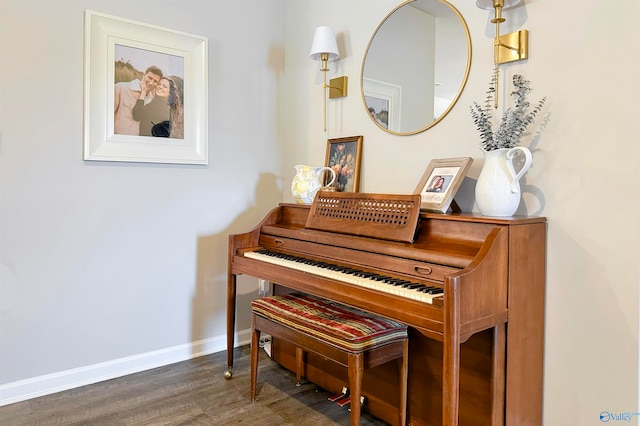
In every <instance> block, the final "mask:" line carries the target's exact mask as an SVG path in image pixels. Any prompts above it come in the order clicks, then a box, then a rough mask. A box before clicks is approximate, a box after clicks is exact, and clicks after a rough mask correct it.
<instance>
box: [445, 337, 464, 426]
mask: <svg viewBox="0 0 640 426" xmlns="http://www.w3.org/2000/svg"><path fill="white" fill-rule="evenodd" d="M446 329H447V327H446V326H445V332H446ZM443 358H444V359H443V366H442V368H443V372H442V373H443V377H442V381H443V389H442V424H443V426H457V424H458V403H459V400H460V337H459V335H457V334H456V335H454V334H451V333H445V336H444V341H443Z"/></svg>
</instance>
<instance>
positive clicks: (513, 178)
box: [476, 146, 532, 216]
mask: <svg viewBox="0 0 640 426" xmlns="http://www.w3.org/2000/svg"><path fill="white" fill-rule="evenodd" d="M517 152H522V153H523V154H524V157H525V159H524V164H523V165H522V168H521V169H520V171H518V173H516V172H515V169H514V167H513V157H514V156H515V155H516V153H517ZM484 158H485V160H484V166H482V171H481V172H480V176H478V181H477V182H476V204H477V206H478V210H480V213H482V214H483V215H485V216H512V215H513V214H514V213H515V212H516V210H518V206H519V205H520V199H521V195H522V194H521V193H520V179H521V178H522V176H524V174H525V173H526V172H527V170H529V167H531V160H532V157H531V151H529V149H528V148H525V147H522V146H516V147H514V148H501V149H496V150H493V151H484Z"/></svg>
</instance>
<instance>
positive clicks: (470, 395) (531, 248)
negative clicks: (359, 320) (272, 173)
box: [225, 192, 546, 426]
mask: <svg viewBox="0 0 640 426" xmlns="http://www.w3.org/2000/svg"><path fill="white" fill-rule="evenodd" d="M319 194H320V196H321V195H322V194H323V193H322V192H321V193H319ZM335 194H336V193H326V194H324V195H327V196H329V199H330V200H333V197H339V198H340V197H344V196H345V195H342V196H340V195H335ZM337 194H340V193H337ZM320 196H318V197H316V200H318V199H319V198H321V197H320ZM365 197H366V196H365ZM381 197H382V196H379V194H378V195H374V196H373V198H375V199H379V198H381ZM418 197H419V196H418ZM338 201H340V200H338ZM315 204H316V203H315V202H314V205H313V206H305V205H296V204H285V203H283V204H280V205H279V206H277V207H276V208H274V209H273V210H272V211H271V212H270V213H269V214H268V215H267V216H266V217H265V218H264V219H263V220H262V221H261V222H260V223H259V224H258V225H257V226H256V227H255V228H254V229H252V230H251V231H249V232H247V233H244V234H237V235H230V237H229V265H228V288H227V351H228V352H227V360H228V370H227V372H226V373H225V376H226V377H227V378H230V377H231V376H232V368H233V347H234V331H235V316H236V315H235V299H236V276H237V275H240V274H247V275H251V276H254V277H258V278H262V279H264V280H268V281H270V282H272V283H274V284H277V285H278V286H277V287H278V288H279V289H281V290H282V289H284V290H287V289H291V290H296V291H303V292H307V293H310V294H314V295H316V296H320V297H324V298H327V299H332V300H335V301H338V302H341V303H344V304H347V305H351V306H354V307H357V308H360V309H364V310H367V311H370V312H372V313H375V314H378V315H382V316H385V317H389V318H392V319H395V320H398V321H401V322H404V323H405V324H407V325H408V326H409V327H410V336H409V342H410V353H409V400H408V416H407V419H408V421H409V424H412V425H414V424H415V425H447V426H448V425H458V424H460V425H503V424H506V425H518V426H523V425H541V424H542V379H543V343H544V297H545V296H544V294H545V257H546V252H545V251H546V219H545V218H540V217H514V218H492V217H483V216H479V215H473V214H432V213H425V212H420V209H419V201H418V202H417V206H415V207H416V208H417V212H416V211H415V209H414V211H413V213H411V214H413V215H415V219H416V221H415V223H416V225H415V229H412V230H411V235H410V236H409V237H408V238H407V234H406V233H404V234H403V236H402V238H401V239H404V240H405V241H398V240H397V239H396V238H393V237H391V238H389V237H388V234H386V233H385V232H379V231H380V230H379V229H377V226H378V225H377V224H375V223H373V224H371V225H367V224H365V225H363V226H353V225H350V224H349V225H346V226H343V227H340V226H339V225H337V226H333V227H332V228H331V229H337V230H338V231H330V230H326V229H323V226H322V223H320V225H319V226H310V225H309V223H310V218H311V216H312V215H313V214H314V213H315V209H316V205H315ZM310 213H311V214H310ZM333 222H334V225H335V224H338V223H342V221H340V220H337V221H336V220H334V221H333ZM312 225H313V223H312ZM365 228H371V230H372V231H371V232H368V231H367V230H366V229H365ZM306 260H308V261H306ZM326 265H330V266H331V267H328V268H327V267H326ZM325 271H327V272H325ZM354 271H356V273H354ZM358 271H360V272H362V273H360V272H358ZM354 275H355V278H354ZM380 277H382V278H380ZM397 283H409V284H408V285H405V284H403V285H400V286H399V285H397ZM294 354H295V348H293V347H291V346H290V345H288V344H286V343H285V342H277V341H276V342H273V345H272V358H273V359H274V360H275V361H277V362H279V363H280V364H282V365H283V366H285V367H287V368H289V369H291V370H293V369H294V368H295V355H294ZM397 374H398V372H397V365H396V364H394V363H389V364H385V365H383V366H380V367H376V368H374V369H371V370H367V374H365V378H364V382H363V389H362V391H363V395H365V396H366V397H367V409H368V410H369V411H370V412H371V413H372V414H373V415H375V416H377V417H379V418H381V419H383V420H385V421H387V422H389V423H393V422H394V421H395V420H394V419H395V413H396V408H395V407H396V404H397V401H396V400H395V398H396V397H397V394H398V392H397V385H396V383H397V380H396V379H395V377H396V375H397ZM306 377H307V378H308V379H309V380H310V381H312V382H314V383H316V384H317V385H319V386H321V387H322V388H325V389H327V390H329V391H332V392H336V393H337V392H338V391H339V390H340V389H342V386H344V384H345V383H346V382H347V381H346V371H343V370H342V369H341V368H339V367H336V366H335V365H332V363H331V362H328V361H327V360H325V359H322V358H321V357H314V356H313V355H312V354H310V355H309V358H308V360H307V371H306Z"/></svg>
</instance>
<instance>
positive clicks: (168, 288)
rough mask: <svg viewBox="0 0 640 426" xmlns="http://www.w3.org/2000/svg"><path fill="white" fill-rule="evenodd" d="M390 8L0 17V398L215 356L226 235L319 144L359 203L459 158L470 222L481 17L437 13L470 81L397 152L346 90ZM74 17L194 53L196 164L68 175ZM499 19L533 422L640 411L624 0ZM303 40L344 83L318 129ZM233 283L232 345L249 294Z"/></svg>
mask: <svg viewBox="0 0 640 426" xmlns="http://www.w3.org/2000/svg"><path fill="white" fill-rule="evenodd" d="M398 3H399V2H398V1H394V0H349V1H344V0H313V1H312V0H285V1H284V4H283V2H282V1H275V0H272V1H269V2H266V1H263V0H262V1H261V0H255V1H249V2H247V1H243V2H232V1H224V2H223V1H196V0H191V1H183V2H175V1H169V0H162V1H154V2H149V1H146V0H143V1H137V2H129V1H113V0H112V1H107V0H101V1H97V0H94V1H89V0H85V1H80V0H78V1H67V2H53V1H45V0H39V1H38V0H31V1H26V0H0V57H2V58H3V61H2V63H3V66H2V67H0V203H1V204H0V268H1V269H0V271H2V272H0V273H1V274H2V275H0V277H2V281H1V287H0V288H1V289H2V293H0V401H3V400H4V401H7V400H9V399H11V398H17V397H20V396H21V395H22V396H24V392H25V391H28V390H30V389H32V388H33V389H35V391H34V393H37V392H40V391H42V389H43V388H46V385H48V384H53V383H58V382H56V380H54V379H58V378H60V381H61V382H62V384H60V386H61V387H64V386H69V385H72V384H73V383H70V382H71V381H72V379H74V378H79V379H88V378H94V379H95V378H96V377H97V376H98V375H99V373H105V372H107V373H110V374H117V373H122V372H123V371H124V369H125V368H129V367H132V368H143V367H144V366H145V365H150V364H152V363H153V362H158V363H161V362H167V360H170V359H172V358H171V357H172V356H173V357H174V358H180V357H185V356H189V355H190V354H189V353H187V354H185V353H184V352H185V351H187V352H189V351H191V352H193V351H195V350H198V349H200V348H201V347H204V348H205V350H206V349H208V350H215V348H218V349H222V348H223V347H224V344H223V339H224V297H225V288H224V285H225V279H226V276H225V274H226V238H227V234H228V233H230V232H237V231H244V230H247V229H249V228H250V227H251V226H253V225H254V224H255V223H256V222H257V221H258V220H259V219H260V218H261V217H262V216H264V214H265V213H266V212H267V210H268V209H270V208H271V207H272V206H274V205H275V204H276V203H277V202H278V201H279V199H281V198H284V199H285V200H286V201H292V197H291V195H290V193H289V183H290V182H291V179H292V178H293V174H294V173H293V165H295V164H299V163H307V164H311V165H319V164H321V163H322V162H323V161H324V155H325V149H326V139H327V138H329V137H341V136H350V135H363V136H364V150H363V159H362V166H363V169H362V176H361V178H362V180H361V182H362V186H361V190H362V191H367V192H381V193H385V192H391V193H392V192H402V193H406V192H411V191H413V189H414V188H415V186H416V184H417V182H418V180H419V179H420V177H421V175H422V173H423V172H424V169H425V168H426V166H427V164H428V162H429V161H430V160H431V159H433V158H443V157H456V156H473V157H474V158H475V159H476V161H475V163H474V165H473V166H472V169H471V172H470V178H471V179H469V182H465V185H466V186H467V187H466V188H465V187H463V194H464V195H466V196H467V197H466V198H465V199H463V200H462V201H463V203H462V204H463V206H465V205H466V206H469V208H471V206H472V202H473V200H472V197H471V198H470V197H469V196H470V194H471V193H472V186H473V179H475V178H477V176H478V174H479V171H480V167H481V164H482V158H481V152H480V151H479V149H478V134H477V132H476V130H475V128H474V125H473V121H472V120H471V117H470V113H469V105H470V104H471V102H472V101H474V100H477V101H481V100H482V99H483V98H484V93H485V91H486V88H487V83H488V81H489V78H490V73H491V63H492V42H491V32H492V30H493V27H492V25H491V24H489V23H488V19H489V12H487V11H482V10H480V9H477V8H476V7H475V2H473V1H468V0H451V3H452V4H454V5H455V6H456V7H457V8H458V9H459V10H460V11H461V13H462V14H463V16H465V18H466V19H467V24H468V25H469V29H470V31H471V37H472V43H473V63H472V68H471V74H470V77H469V82H468V83H467V86H466V88H465V91H464V92H463V94H462V96H461V98H460V100H459V101H458V104H457V105H456V106H455V107H454V108H453V110H452V111H451V112H450V113H449V115H448V116H447V117H446V118H445V119H444V120H443V121H442V122H441V123H439V124H438V125H437V126H435V127H434V128H432V129H430V130H428V131H426V132H424V133H422V134H419V135H415V136H410V137H399V136H393V135H389V134H386V133H383V132H382V131H381V130H380V129H378V128H377V127H376V126H375V125H374V123H372V122H371V120H370V119H369V118H368V116H367V113H366V111H365V110H364V108H363V106H362V102H361V98H360V93H359V84H358V80H359V75H360V66H361V58H362V55H363V53H364V49H365V47H366V45H367V42H368V41H369V37H370V35H371V34H372V33H373V31H374V29H375V28H376V26H377V24H378V23H379V21H380V20H381V19H382V18H383V17H384V16H385V15H386V14H387V12H388V11H389V10H391V9H392V8H393V7H395V6H396V5H397V4H398ZM85 8H90V9H93V10H98V11H101V12H105V13H111V14H115V15H126V16H127V17H128V18H131V19H137V20H141V21H145V22H151V23H154V24H156V25H160V26H165V27H169V28H174V29H178V30H183V31H187V32H192V33H195V34H200V35H205V36H207V37H209V42H210V47H209V58H210V64H209V78H210V96H209V134H210V153H211V162H210V165H209V167H192V166H170V165H164V166H161V165H137V164H124V163H86V162H83V161H82V160H81V154H80V152H81V151H80V147H81V143H82V141H81V134H82V13H83V10H84V9H85ZM247 11H251V13H247ZM53 16H55V19H53V18H52V17H53ZM283 16H284V18H283ZM505 16H506V17H507V20H508V21H507V25H505V26H503V27H504V29H505V31H510V30H511V28H510V27H509V24H510V25H512V26H514V27H516V28H526V29H528V30H530V32H531V46H530V47H531V59H529V60H528V61H526V62H524V63H518V64H514V65H511V66H508V67H506V74H507V75H508V76H511V75H512V74H513V73H514V72H520V73H522V74H524V75H525V76H526V78H528V79H530V80H532V84H533V86H534V90H535V91H534V96H543V95H547V96H548V97H549V102H548V108H547V110H548V111H549V113H550V119H549V121H548V123H547V124H546V126H545V128H544V132H543V133H542V136H541V138H540V142H539V145H538V150H537V152H536V153H535V154H534V167H533V168H532V169H531V170H530V171H529V172H528V173H527V175H526V181H525V183H526V185H525V186H524V188H525V190H526V191H527V193H526V194H525V196H524V200H525V203H524V204H523V206H522V207H523V208H522V209H521V213H526V214H531V215H544V216H546V217H547V218H548V220H549V240H548V267H547V315H546V348H545V361H546V372H545V388H544V395H545V397H544V402H545V424H546V425H566V424H571V425H573V424H579V425H591V424H593V425H596V424H600V421H599V418H598V415H599V413H600V412H601V411H605V410H607V411H611V412H625V411H628V412H635V411H637V406H636V405H637V402H638V380H637V377H638V324H639V322H638V300H639V294H638V293H639V292H638V284H639V277H638V273H639V270H640V268H639V267H638V266H639V265H638V259H640V247H639V246H640V244H639V242H640V241H639V239H638V235H639V231H640V229H639V223H638V219H639V213H640V208H639V207H640V201H638V198H637V194H638V193H640V191H639V189H640V188H639V187H638V184H639V183H640V171H639V169H638V168H637V167H636V163H637V159H638V158H640V155H639V154H640V145H638V143H637V142H636V140H637V135H636V129H635V127H634V124H635V122H634V120H635V115H636V109H637V108H636V102H637V99H638V98H639V95H640V93H639V85H638V84H637V82H636V81H635V74H636V73H635V69H636V68H635V64H636V58H637V56H638V53H639V52H638V50H639V48H638V45H637V44H634V43H631V44H629V43H627V42H629V41H631V42H632V41H633V40H638V39H639V37H640V29H638V26H637V25H636V22H635V21H636V20H637V17H638V16H640V2H638V1H637V0H615V1H613V0H587V1H585V0H562V1H553V2H552V1H541V0H528V1H527V3H526V6H524V7H521V8H518V9H516V10H514V11H512V12H508V13H507V12H505ZM283 23H284V25H283ZM318 25H331V26H333V27H334V29H335V31H336V32H337V33H338V42H339V47H340V50H341V54H342V56H343V58H344V59H342V60H341V61H339V62H337V63H332V64H331V66H330V68H331V71H330V73H329V74H330V75H329V77H333V76H337V75H348V76H349V77H350V83H351V87H350V90H349V92H350V95H349V96H348V97H347V98H344V99H336V100H331V101H330V102H329V131H328V133H326V134H325V133H324V132H323V131H322V89H321V84H322V75H321V73H320V72H319V71H318V69H319V64H318V63H316V62H313V61H311V60H309V59H308V52H309V47H310V44H311V38H312V34H313V29H314V28H315V27H316V26H318ZM284 28H286V31H285V30H284ZM285 40H286V44H285ZM283 47H284V48H283ZM284 51H286V52H287V54H286V56H284ZM8 63H10V64H11V66H7V64H8ZM283 63H284V68H283ZM285 70H286V72H285ZM281 94H282V95H283V96H282V97H281ZM469 187H471V190H469ZM242 284H243V286H242V289H241V292H242V293H243V294H242V295H241V298H240V299H241V306H245V312H244V315H240V317H241V318H240V324H239V326H238V329H239V330H242V329H243V328H246V327H247V326H248V323H247V322H246V304H247V303H248V300H249V299H250V298H251V297H253V296H254V295H255V292H254V289H253V286H254V284H255V283H254V282H253V281H252V280H243V282H242ZM198 342H204V343H198ZM120 361H121V362H120ZM136 363H137V364H136ZM145 363H146V364H145ZM108 367H111V370H110V369H109V368H108ZM85 369H86V370H85ZM112 370H113V371H112ZM78 371H80V373H78ZM85 371H86V374H85V375H83V374H81V373H83V372H85ZM85 376H86V377H85ZM89 376H90V377H89ZM78 381H81V380H78ZM3 392H4V393H3ZM20 392H23V394H21V393H20ZM16 395H17V396H16ZM634 422H636V420H635V419H634ZM634 422H631V424H634Z"/></svg>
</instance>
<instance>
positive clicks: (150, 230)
mask: <svg viewBox="0 0 640 426" xmlns="http://www.w3.org/2000/svg"><path fill="white" fill-rule="evenodd" d="M85 9H91V10H95V11H99V12H102V13H107V14H112V15H116V16H124V17H126V18H129V19H134V20H138V21H143V22H147V23H151V24H154V25H158V26H161V27H166V28H170V29H174V30H179V31H185V32H189V33H193V34H198V35H201V36H206V37H208V39H209V52H208V53H209V75H208V79H209V99H208V103H209V117H208V120H209V152H210V158H209V160H210V161H209V165H208V166H188V165H161V164H134V163H108V162H85V161H83V160H82V123H83V116H82V114H83V103H82V100H83V17H84V10H85ZM248 11H250V12H251V13H247V12H248ZM0 57H2V58H4V59H3V60H2V66H1V67H0V203H1V206H0V280H1V281H0V282H1V284H0V403H2V402H5V403H6V402H11V401H14V400H17V399H22V398H24V397H28V396H34V395H37V394H39V393H42V392H48V391H50V390H57V389H60V388H64V387H68V386H71V385H76V384H82V383H85V382H87V381H93V380H94V379H96V378H106V377H110V376H112V375H118V374H120V373H123V372H127V371H130V370H136V369H142V368H146V367H149V366H155V365H157V364H166V363H167V362H171V361H175V360H179V359H185V358H188V357H189V356H192V355H195V354H197V353H199V352H201V351H205V352H211V351H218V350H222V349H223V348H225V347H226V346H225V344H226V343H225V342H226V341H225V337H224V336H225V330H226V316H225V307H226V266H227V264H226V262H227V241H228V234H229V233H232V232H240V231H246V230H248V229H249V228H250V227H252V226H254V225H255V224H256V223H257V222H258V220H260V219H261V218H262V217H263V216H264V215H265V214H266V212H267V211H268V210H269V209H271V208H272V207H273V206H274V205H275V204H277V202H278V201H280V199H281V194H282V188H281V181H280V177H279V172H280V170H281V161H282V160H281V155H282V154H281V151H282V146H281V139H282V138H281V136H282V135H281V131H282V129H281V128H280V127H279V126H278V123H279V116H278V108H279V105H280V103H281V102H282V97H281V95H280V93H281V81H282V76H283V72H284V3H283V2H282V1H280V0H271V1H268V2H265V1H262V0H249V1H243V2H241V3H240V2H229V1H197V0H188V1H179V2H178V1H171V0H154V1H147V0H142V1H135V2H131V1H113V0H93V1H91V0H86V1H84V0H82V1H81V0H75V1H46V0H30V1H24V0H0ZM241 284H242V285H241V288H240V295H239V301H240V306H242V307H244V311H245V314H244V315H241V316H240V318H239V324H238V329H240V330H243V329H247V328H248V327H249V326H250V324H249V322H248V313H247V306H248V303H249V300H250V299H251V298H253V297H254V296H255V294H256V291H257V284H255V282H254V281H249V280H242V281H241ZM220 374H222V372H220Z"/></svg>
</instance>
